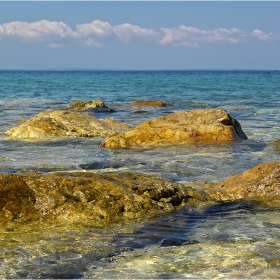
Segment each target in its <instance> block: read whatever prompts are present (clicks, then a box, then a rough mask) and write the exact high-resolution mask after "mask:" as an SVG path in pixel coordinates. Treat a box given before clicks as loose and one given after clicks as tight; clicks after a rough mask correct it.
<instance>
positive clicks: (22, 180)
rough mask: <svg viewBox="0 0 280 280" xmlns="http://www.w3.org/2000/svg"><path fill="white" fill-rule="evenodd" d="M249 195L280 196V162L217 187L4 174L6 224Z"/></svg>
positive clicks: (128, 175) (103, 216)
mask: <svg viewBox="0 0 280 280" xmlns="http://www.w3.org/2000/svg"><path fill="white" fill-rule="evenodd" d="M244 198H245V199H247V198H248V199H264V200H280V161H276V162H269V163H262V164H260V165H258V166H256V167H254V168H252V169H250V170H248V171H245V172H244V173H242V174H239V175H235V176H232V177H230V178H229V179H227V180H225V181H224V182H222V183H220V184H217V185H214V186H209V185H205V186H185V185H183V184H179V183H176V182H171V181H167V180H165V179H162V178H159V177H154V176H151V175H146V174H141V173H135V172H107V173H100V174H98V173H90V172H74V173H65V172H64V173H49V174H41V173H35V172H34V173H25V174H22V175H17V174H0V223H6V222H11V221H18V222H26V221H34V220H41V221H51V220H55V221H60V222H69V223H75V222H81V221H83V222H86V221H90V222H92V223H96V224H104V223H107V222H112V221H118V220H120V219H135V218H141V217H146V218H147V217H153V216H157V215H159V214H163V213H166V212H170V211H173V210H175V209H178V207H179V208H180V207H181V206H192V207H193V206H207V205H211V204H209V203H213V202H214V203H215V201H222V200H224V201H229V200H232V201H233V200H238V199H244Z"/></svg>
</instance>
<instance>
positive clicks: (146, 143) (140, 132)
mask: <svg viewBox="0 0 280 280" xmlns="http://www.w3.org/2000/svg"><path fill="white" fill-rule="evenodd" d="M243 139H247V136H246V134H245V133H244V132H243V130H242V128H241V125H240V123H239V122H238V121H237V120H236V119H234V118H233V117H232V116H230V115H229V114H228V113H227V112H226V110H224V109H222V108H218V109H198V110H190V111H183V112H178V113H174V114H170V115H167V116H163V117H159V118H156V119H153V120H150V121H147V122H144V123H142V124H140V125H138V126H135V127H133V128H131V129H130V130H127V131H125V132H120V133H116V134H114V135H111V136H109V137H107V138H105V139H104V141H103V142H102V143H101V147H104V148H124V147H157V146H171V145H184V144H187V143H193V142H202V143H219V142H229V141H234V140H243Z"/></svg>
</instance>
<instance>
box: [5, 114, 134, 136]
mask: <svg viewBox="0 0 280 280" xmlns="http://www.w3.org/2000/svg"><path fill="white" fill-rule="evenodd" d="M128 128H129V126H128V125H126V124H124V123H120V122H118V121H115V120H113V119H108V118H107V119H96V118H94V117H91V116H89V115H86V114H82V113H78V112H68V111H65V110H56V111H52V112H48V111H46V112H41V113H39V114H38V115H36V116H34V117H32V118H31V119H29V120H27V121H24V122H21V123H20V124H19V125H18V126H16V127H14V128H12V129H10V130H8V131H6V134H7V135H8V136H10V137H11V138H17V139H38V140H41V139H46V138H49V137H95V136H107V135H110V134H113V133H115V132H117V131H122V130H127V129H128Z"/></svg>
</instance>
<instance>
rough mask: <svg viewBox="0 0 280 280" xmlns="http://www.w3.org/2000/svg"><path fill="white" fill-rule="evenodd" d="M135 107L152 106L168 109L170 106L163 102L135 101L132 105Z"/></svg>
mask: <svg viewBox="0 0 280 280" xmlns="http://www.w3.org/2000/svg"><path fill="white" fill-rule="evenodd" d="M131 105H133V106H152V107H166V106H168V105H169V104H168V103H167V102H164V101H161V100H135V101H133V102H132V103H131Z"/></svg>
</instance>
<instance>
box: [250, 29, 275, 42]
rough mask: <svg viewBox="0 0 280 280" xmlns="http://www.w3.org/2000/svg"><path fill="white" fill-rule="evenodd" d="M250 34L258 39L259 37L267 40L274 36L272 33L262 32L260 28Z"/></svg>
mask: <svg viewBox="0 0 280 280" xmlns="http://www.w3.org/2000/svg"><path fill="white" fill-rule="evenodd" d="M251 35H252V36H253V37H257V38H258V39H260V40H261V41H268V40H271V39H274V38H275V36H274V34H273V33H265V32H263V31H262V30H260V29H255V30H254V31H253V32H252V33H251Z"/></svg>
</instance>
